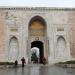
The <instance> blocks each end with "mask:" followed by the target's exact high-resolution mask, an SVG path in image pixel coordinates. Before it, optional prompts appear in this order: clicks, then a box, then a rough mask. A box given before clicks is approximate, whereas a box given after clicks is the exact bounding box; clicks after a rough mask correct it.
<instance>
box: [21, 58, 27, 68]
mask: <svg viewBox="0 0 75 75" xmlns="http://www.w3.org/2000/svg"><path fill="white" fill-rule="evenodd" d="M21 61H22V67H24V64H25V63H26V61H25V58H24V57H22V59H21Z"/></svg>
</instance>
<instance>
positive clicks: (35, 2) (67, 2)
mask: <svg viewBox="0 0 75 75" xmlns="http://www.w3.org/2000/svg"><path fill="white" fill-rule="evenodd" d="M0 6H28V7H30V6H32V7H73V8H74V7H75V0H0Z"/></svg>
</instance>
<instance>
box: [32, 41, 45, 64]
mask: <svg viewBox="0 0 75 75" xmlns="http://www.w3.org/2000/svg"><path fill="white" fill-rule="evenodd" d="M33 47H37V48H39V63H43V58H44V50H43V43H42V42H41V41H34V42H32V43H31V48H33Z"/></svg>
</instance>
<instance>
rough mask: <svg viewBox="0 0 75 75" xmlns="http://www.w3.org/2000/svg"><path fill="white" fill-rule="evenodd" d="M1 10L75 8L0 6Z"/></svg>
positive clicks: (57, 8)
mask: <svg viewBox="0 0 75 75" xmlns="http://www.w3.org/2000/svg"><path fill="white" fill-rule="evenodd" d="M0 9H4V10H5V9H6V10H15V9H18V10H19V9H20V10H22V9H23V10H65V11H66V10H68V11H69V10H70V11H71V10H75V8H71V7H70V8H68V7H26V6H25V7H24V6H0Z"/></svg>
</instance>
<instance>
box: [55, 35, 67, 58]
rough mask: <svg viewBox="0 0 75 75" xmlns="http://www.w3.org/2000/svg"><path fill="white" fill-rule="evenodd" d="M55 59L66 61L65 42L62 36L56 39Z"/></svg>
mask: <svg viewBox="0 0 75 75" xmlns="http://www.w3.org/2000/svg"><path fill="white" fill-rule="evenodd" d="M56 51H57V52H56V57H57V58H58V59H66V58H67V48H66V41H65V38H64V37H63V36H60V37H58V39H57V50H56Z"/></svg>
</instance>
